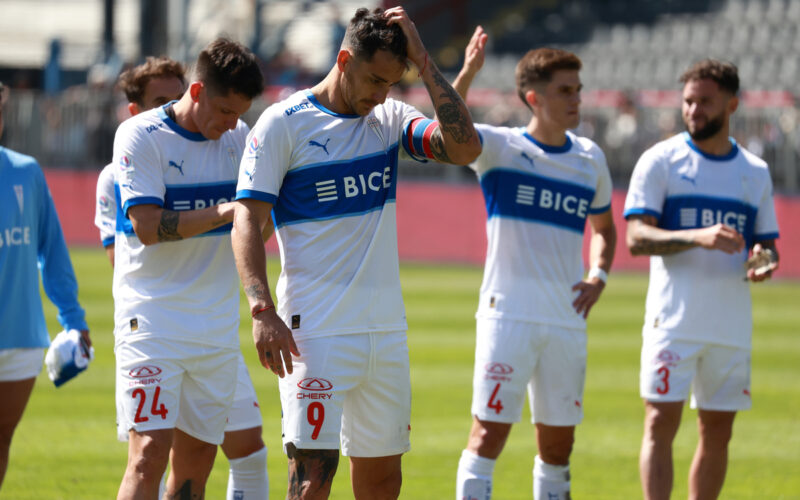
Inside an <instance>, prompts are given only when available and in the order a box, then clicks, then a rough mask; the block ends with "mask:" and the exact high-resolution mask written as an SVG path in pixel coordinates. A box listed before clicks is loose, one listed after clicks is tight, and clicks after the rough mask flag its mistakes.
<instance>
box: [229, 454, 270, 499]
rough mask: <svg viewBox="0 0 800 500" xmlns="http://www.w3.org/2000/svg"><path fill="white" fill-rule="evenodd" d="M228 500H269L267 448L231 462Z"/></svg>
mask: <svg viewBox="0 0 800 500" xmlns="http://www.w3.org/2000/svg"><path fill="white" fill-rule="evenodd" d="M229 462H230V464H231V469H230V475H229V476H228V496H227V497H225V498H226V499H227V500H256V499H257V500H263V499H267V498H269V479H268V478H267V447H266V446H265V447H263V448H261V449H260V450H258V451H256V452H255V453H251V454H250V455H247V456H246V457H242V458H234V459H233V460H229Z"/></svg>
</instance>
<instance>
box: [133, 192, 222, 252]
mask: <svg viewBox="0 0 800 500" xmlns="http://www.w3.org/2000/svg"><path fill="white" fill-rule="evenodd" d="M128 216H129V217H130V219H131V224H132V225H133V230H134V232H135V233H136V236H137V237H138V238H139V240H140V241H141V242H142V243H143V244H145V245H154V244H156V243H163V242H167V241H178V240H183V239H186V238H191V237H192V236H197V235H198V234H203V233H206V232H208V231H211V230H213V229H216V228H218V227H220V226H224V225H225V224H228V223H230V222H231V221H232V220H233V204H232V203H230V202H228V203H221V204H219V205H215V206H213V207H207V208H202V209H198V210H186V211H175V210H167V209H164V208H161V207H158V206H156V205H137V206H134V207H131V208H130V209H129V210H128Z"/></svg>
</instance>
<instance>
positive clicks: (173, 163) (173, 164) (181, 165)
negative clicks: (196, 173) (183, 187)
mask: <svg viewBox="0 0 800 500" xmlns="http://www.w3.org/2000/svg"><path fill="white" fill-rule="evenodd" d="M169 166H170V167H175V168H177V169H178V172H180V173H181V175H183V160H181V164H180V165H178V164H177V163H175V162H174V161H172V160H170V161H169Z"/></svg>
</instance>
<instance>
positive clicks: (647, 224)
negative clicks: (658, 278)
mask: <svg viewBox="0 0 800 500" xmlns="http://www.w3.org/2000/svg"><path fill="white" fill-rule="evenodd" d="M657 224H658V221H657V220H656V218H655V216H652V215H645V214H634V215H629V216H628V228H627V235H626V238H625V241H626V243H627V244H628V249H629V250H630V251H631V254H632V255H671V254H674V253H678V252H683V251H684V250H689V249H690V248H696V247H702V248H706V249H708V250H721V251H723V252H725V253H729V254H734V253H738V252H741V251H742V250H743V249H744V238H743V237H742V235H741V234H740V233H739V232H738V231H737V230H736V229H733V228H732V227H729V226H726V225H725V224H716V225H714V226H710V227H703V228H698V229H681V230H668V229H662V228H659V227H658V225H657Z"/></svg>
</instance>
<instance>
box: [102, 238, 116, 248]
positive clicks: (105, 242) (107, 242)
mask: <svg viewBox="0 0 800 500" xmlns="http://www.w3.org/2000/svg"><path fill="white" fill-rule="evenodd" d="M114 239H115V237H114V236H109V237H108V238H103V248H106V247H108V246H110V245H113V244H114Z"/></svg>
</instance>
